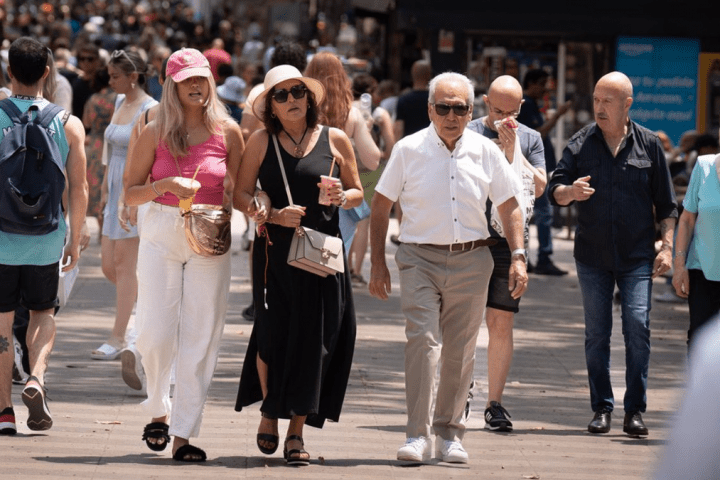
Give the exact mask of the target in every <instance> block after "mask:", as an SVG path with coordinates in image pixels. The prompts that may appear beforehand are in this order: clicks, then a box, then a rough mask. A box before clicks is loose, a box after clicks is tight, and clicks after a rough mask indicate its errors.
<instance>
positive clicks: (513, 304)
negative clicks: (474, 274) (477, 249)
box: [487, 238, 520, 313]
mask: <svg viewBox="0 0 720 480" xmlns="http://www.w3.org/2000/svg"><path fill="white" fill-rule="evenodd" d="M497 240H498V243H496V244H495V245H492V246H490V253H491V254H492V257H493V261H494V262H495V267H494V268H493V272H492V275H491V276H490V283H489V284H488V298H487V306H488V307H490V308H494V309H496V310H504V311H506V312H513V313H517V312H519V311H520V308H519V305H520V299H519V298H517V299H516V298H512V297H511V296H510V290H508V282H509V274H510V247H509V246H508V243H507V240H506V239H504V238H498V239H497Z"/></svg>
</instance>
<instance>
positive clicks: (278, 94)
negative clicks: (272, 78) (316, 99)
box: [272, 85, 307, 103]
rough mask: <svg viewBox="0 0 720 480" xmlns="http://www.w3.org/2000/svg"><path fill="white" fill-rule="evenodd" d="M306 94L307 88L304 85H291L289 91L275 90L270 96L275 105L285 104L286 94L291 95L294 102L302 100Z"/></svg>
mask: <svg viewBox="0 0 720 480" xmlns="http://www.w3.org/2000/svg"><path fill="white" fill-rule="evenodd" d="M306 93H307V87H305V85H293V86H292V87H290V90H287V89H284V88H283V89H281V90H275V92H273V94H272V98H273V100H275V101H276V102H277V103H285V102H287V99H288V94H291V95H292V96H293V98H294V99H295V100H299V99H301V98H303V97H304V96H305V94H306Z"/></svg>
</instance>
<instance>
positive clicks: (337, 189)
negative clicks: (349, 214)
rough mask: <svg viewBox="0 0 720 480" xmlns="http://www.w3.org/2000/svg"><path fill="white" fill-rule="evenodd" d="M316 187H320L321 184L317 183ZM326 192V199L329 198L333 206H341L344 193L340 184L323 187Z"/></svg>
mask: <svg viewBox="0 0 720 480" xmlns="http://www.w3.org/2000/svg"><path fill="white" fill-rule="evenodd" d="M317 185H318V187H321V186H322V184H321V183H318V184H317ZM325 188H326V189H327V192H328V197H329V198H330V203H332V204H333V205H335V206H338V207H340V206H342V200H343V198H344V197H345V191H344V190H343V186H342V183H340V182H336V183H334V184H332V185H330V186H329V187H325Z"/></svg>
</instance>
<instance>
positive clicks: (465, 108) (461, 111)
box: [432, 103, 470, 117]
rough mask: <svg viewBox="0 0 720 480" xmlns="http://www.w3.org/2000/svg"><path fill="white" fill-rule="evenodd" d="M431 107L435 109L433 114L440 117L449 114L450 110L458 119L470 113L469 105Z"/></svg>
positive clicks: (441, 104)
mask: <svg viewBox="0 0 720 480" xmlns="http://www.w3.org/2000/svg"><path fill="white" fill-rule="evenodd" d="M432 106H433V108H435V112H436V113H437V114H438V115H440V116H441V117H444V116H445V115H447V114H448V113H450V110H452V111H453V112H455V115H457V116H458V117H464V116H465V115H467V113H468V112H469V111H470V105H446V104H444V103H433V104H432Z"/></svg>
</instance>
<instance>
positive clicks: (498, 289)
mask: <svg viewBox="0 0 720 480" xmlns="http://www.w3.org/2000/svg"><path fill="white" fill-rule="evenodd" d="M522 94H523V92H522V87H521V85H520V83H519V82H518V81H517V80H516V79H515V78H513V77H511V76H508V75H504V76H501V77H498V78H497V79H495V80H494V81H493V82H492V84H491V85H490V88H489V89H488V93H487V95H483V100H484V101H485V104H486V105H487V107H488V115H487V116H485V117H482V118H478V119H476V120H473V121H472V122H470V123H469V124H468V126H467V128H468V129H470V130H473V131H475V132H478V133H480V134H481V135H484V136H486V137H488V138H490V139H491V140H493V141H495V142H496V143H497V144H498V146H499V147H500V149H501V150H503V152H504V153H505V157H506V158H507V159H508V161H509V162H512V160H513V157H514V151H515V136H516V135H517V137H518V138H519V140H520V149H521V151H522V155H523V157H525V158H524V162H523V163H524V166H525V175H524V178H523V188H524V190H526V191H528V190H529V196H530V197H532V195H533V194H534V196H535V197H538V196H540V195H542V193H543V191H544V189H545V184H546V183H547V178H546V176H545V156H544V151H543V144H542V138H541V137H540V134H539V133H537V132H536V131H535V130H533V129H531V128H529V127H527V126H525V125H522V124H520V123H517V121H516V120H515V118H516V117H517V116H518V114H519V113H520V107H521V105H522V102H523V99H522ZM496 122H500V123H499V124H498V125H497V126H496ZM533 184H534V186H533ZM490 207H491V206H490V201H489V200H488V205H487V208H486V209H485V214H486V216H487V220H488V227H489V229H490V237H492V238H494V239H495V240H497V244H495V245H493V246H491V247H490V252H491V253H492V257H493V261H494V262H495V267H494V269H493V272H492V276H491V277H490V284H489V285H488V299H487V310H486V317H485V318H486V320H485V321H486V323H487V328H488V337H489V340H488V347H487V356H488V401H487V405H486V409H485V428H487V429H488V430H495V431H510V430H512V422H511V421H510V420H509V418H508V417H510V414H508V412H507V410H505V408H504V407H503V406H502V405H501V400H502V394H503V390H504V388H505V381H506V379H507V375H508V372H509V371H510V365H511V364H512V356H513V333H512V329H513V319H514V315H515V313H517V312H518V310H519V309H518V305H519V304H520V298H517V299H515V298H512V297H511V296H510V291H509V290H508V271H509V270H508V269H509V266H510V260H511V258H512V255H514V254H516V253H520V252H515V251H513V252H510V248H509V247H508V242H507V240H506V239H505V238H503V237H502V236H501V235H500V234H498V232H497V231H496V230H495V229H493V228H492V221H491V218H490V212H491V208H490ZM528 221H529V218H526V221H525V231H524V235H525V246H526V248H527V241H528ZM521 252H522V254H524V255H525V260H526V261H527V251H521Z"/></svg>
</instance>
